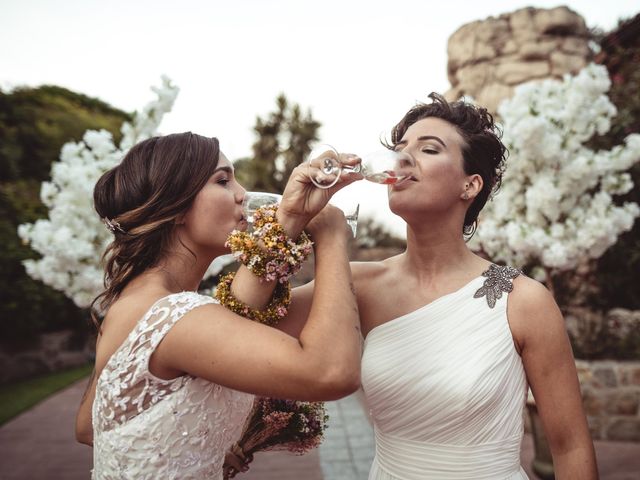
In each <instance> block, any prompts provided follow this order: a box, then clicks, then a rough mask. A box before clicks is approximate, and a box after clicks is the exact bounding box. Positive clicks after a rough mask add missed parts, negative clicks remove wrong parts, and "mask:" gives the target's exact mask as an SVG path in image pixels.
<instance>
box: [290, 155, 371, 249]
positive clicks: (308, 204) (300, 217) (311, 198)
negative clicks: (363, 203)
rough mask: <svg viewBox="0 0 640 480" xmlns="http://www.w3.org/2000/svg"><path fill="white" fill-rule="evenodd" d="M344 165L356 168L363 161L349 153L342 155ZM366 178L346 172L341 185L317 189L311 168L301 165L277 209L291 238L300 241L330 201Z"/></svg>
mask: <svg viewBox="0 0 640 480" xmlns="http://www.w3.org/2000/svg"><path fill="white" fill-rule="evenodd" d="M339 160H340V163H341V164H342V165H349V166H355V165H358V164H359V163H360V162H361V159H360V157H358V156H357V155H353V154H349V153H341V154H340V157H339ZM362 178H363V176H362V175H361V174H359V173H354V172H351V171H343V172H342V174H341V175H340V178H339V180H338V182H337V183H336V184H335V185H334V186H332V187H331V188H327V189H323V188H318V187H316V186H315V185H314V184H313V183H312V182H311V178H310V177H309V165H308V164H307V163H303V164H301V165H298V166H297V167H296V168H295V169H294V170H293V171H292V172H291V176H290V177H289V180H288V181H287V185H286V187H285V189H284V193H283V194H282V201H281V202H280V207H279V208H278V221H279V222H280V223H281V224H282V226H283V227H284V228H285V230H286V231H287V233H288V234H289V235H290V236H292V237H297V236H298V235H299V234H300V232H302V230H303V229H304V227H305V225H306V224H307V223H308V222H309V221H310V220H311V219H312V218H313V217H314V216H315V215H317V214H318V213H319V212H320V211H321V210H322V209H323V208H324V207H325V205H326V204H327V203H328V202H329V200H330V199H331V197H332V196H333V195H334V194H335V193H336V192H338V191H339V190H341V189H343V188H344V187H346V186H347V185H350V184H351V183H353V182H356V181H358V180H362Z"/></svg>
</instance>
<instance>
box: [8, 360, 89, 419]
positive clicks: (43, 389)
mask: <svg viewBox="0 0 640 480" xmlns="http://www.w3.org/2000/svg"><path fill="white" fill-rule="evenodd" d="M92 368H93V365H92V364H87V365H84V366H82V367H76V368H73V369H71V370H64V371H61V372H55V373H50V374H48V375H44V376H40V377H36V378H31V379H29V380H23V381H20V382H16V383H12V384H9V385H2V386H0V425H3V424H5V423H6V422H8V421H9V420H11V419H12V418H13V417H15V416H17V415H18V414H19V413H21V412H23V411H25V410H27V409H28V408H30V407H32V406H33V405H35V404H36V403H38V402H40V401H41V400H44V399H45V398H47V397H48V396H49V395H51V394H53V393H55V392H57V391H58V390H61V389H63V388H64V387H66V386H67V385H70V384H72V383H73V382H75V381H76V380H79V379H81V378H83V377H86V376H87V375H89V373H91V370H92Z"/></svg>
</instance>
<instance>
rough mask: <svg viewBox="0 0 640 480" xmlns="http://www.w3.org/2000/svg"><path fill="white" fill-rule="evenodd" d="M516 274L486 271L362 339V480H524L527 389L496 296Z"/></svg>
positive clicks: (503, 299) (501, 300)
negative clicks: (366, 455)
mask: <svg viewBox="0 0 640 480" xmlns="http://www.w3.org/2000/svg"><path fill="white" fill-rule="evenodd" d="M518 274H519V271H518V270H515V269H513V268H510V267H498V266H496V265H492V266H491V267H490V269H489V270H487V271H486V272H485V273H483V274H482V275H483V276H481V277H478V278H476V279H474V280H472V281H471V282H470V283H468V284H467V285H465V286H464V287H462V288H461V289H460V290H458V291H456V292H453V293H450V294H448V295H445V296H443V297H441V298H439V299H437V300H435V301H433V302H432V303H429V304H428V305H425V306H423V307H421V308H419V309H417V310H415V311H414V312H411V313H408V314H406V315H403V316H401V317H399V318H396V319H394V320H392V321H389V322H387V323H384V324H382V325H380V326H378V327H376V328H374V329H373V330H371V332H369V334H368V335H367V338H366V340H365V346H364V354H363V358H362V385H363V389H364V392H365V395H366V399H367V403H368V405H369V408H370V409H371V414H372V417H373V420H374V426H375V437H376V454H375V458H374V461H373V465H372V468H371V471H370V474H369V479H370V480H399V479H402V480H423V479H437V480H447V479H457V480H463V479H469V480H471V479H473V480H481V479H487V480H488V479H492V480H494V479H504V480H507V479H508V480H521V479H527V478H528V477H527V475H526V473H525V472H524V470H523V469H522V468H521V467H520V444H521V440H522V435H523V410H524V406H525V401H526V396H527V389H528V386H527V380H526V377H525V372H524V368H523V365H522V360H521V358H520V356H519V355H518V353H517V351H516V349H515V346H514V343H513V337H512V335H511V331H510V329H509V324H508V322H507V312H506V309H507V295H502V294H503V292H504V293H507V294H508V292H510V291H511V290H512V288H513V284H512V280H513V279H514V278H515V277H516V276H518ZM483 282H484V283H483Z"/></svg>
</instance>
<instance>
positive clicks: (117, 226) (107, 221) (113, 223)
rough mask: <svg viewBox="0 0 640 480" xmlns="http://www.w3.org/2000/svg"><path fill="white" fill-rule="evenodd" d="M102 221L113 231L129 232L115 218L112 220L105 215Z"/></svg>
mask: <svg viewBox="0 0 640 480" xmlns="http://www.w3.org/2000/svg"><path fill="white" fill-rule="evenodd" d="M102 223H104V224H105V225H106V226H107V228H108V229H109V230H110V231H111V233H116V232H120V233H127V232H125V231H124V229H123V228H122V227H121V226H120V224H119V223H118V222H116V221H115V220H110V219H108V218H107V217H104V218H103V219H102Z"/></svg>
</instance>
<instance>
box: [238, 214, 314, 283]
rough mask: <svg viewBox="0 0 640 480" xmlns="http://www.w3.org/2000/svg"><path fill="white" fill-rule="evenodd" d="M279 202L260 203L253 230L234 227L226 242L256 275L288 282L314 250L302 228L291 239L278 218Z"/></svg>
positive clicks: (269, 279)
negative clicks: (248, 231)
mask: <svg viewBox="0 0 640 480" xmlns="http://www.w3.org/2000/svg"><path fill="white" fill-rule="evenodd" d="M276 212H277V206H274V205H268V206H264V207H260V208H259V209H258V210H257V211H256V212H255V214H254V223H253V232H252V233H247V232H241V231H238V230H234V231H233V232H231V234H230V235H229V237H228V238H227V242H226V246H227V247H228V248H229V249H231V252H232V253H233V255H234V257H236V259H238V261H240V263H242V264H243V265H245V266H246V267H247V268H248V269H249V270H250V271H251V272H253V274H254V275H257V276H258V277H260V278H262V279H264V280H267V281H273V280H276V279H277V280H278V281H279V282H280V283H285V282H287V281H288V280H289V278H290V277H291V276H292V275H295V274H296V273H297V272H298V270H300V268H301V267H302V264H303V263H304V261H305V260H306V259H307V257H308V256H309V254H310V253H311V248H312V245H313V242H312V241H311V239H310V238H309V236H308V235H307V234H306V233H304V232H302V234H301V235H300V238H299V239H298V240H297V241H293V240H291V239H290V238H289V237H287V234H286V233H285V231H284V228H282V225H280V224H279V223H278V221H277V220H276Z"/></svg>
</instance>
